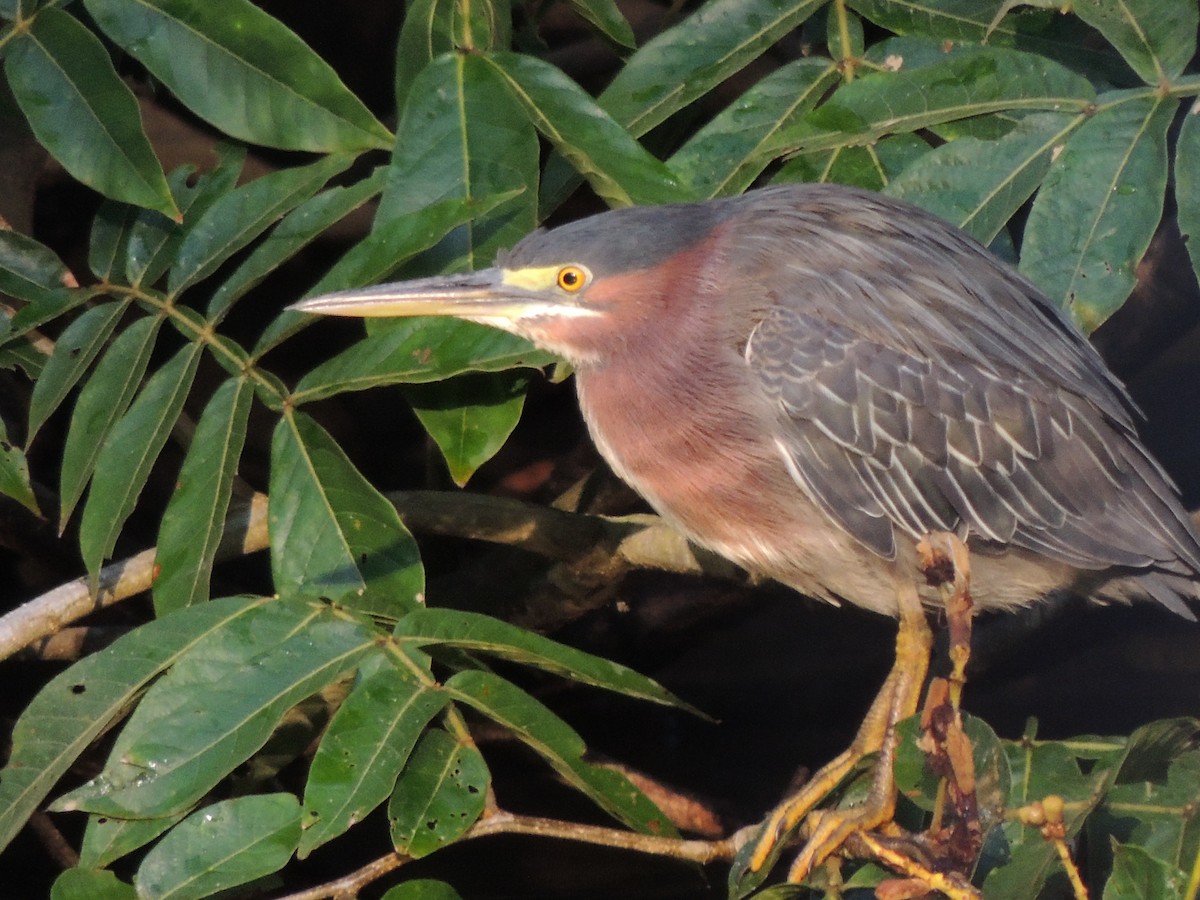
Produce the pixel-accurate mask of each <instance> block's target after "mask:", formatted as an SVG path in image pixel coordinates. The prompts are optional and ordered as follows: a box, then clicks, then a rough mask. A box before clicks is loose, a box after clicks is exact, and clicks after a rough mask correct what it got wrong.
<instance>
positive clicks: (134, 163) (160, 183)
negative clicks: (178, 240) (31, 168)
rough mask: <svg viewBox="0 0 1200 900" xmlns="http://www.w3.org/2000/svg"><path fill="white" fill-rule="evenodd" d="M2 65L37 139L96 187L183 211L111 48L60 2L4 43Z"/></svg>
mask: <svg viewBox="0 0 1200 900" xmlns="http://www.w3.org/2000/svg"><path fill="white" fill-rule="evenodd" d="M4 71H5V74H6V75H7V76H8V83H9V85H10V86H11V87H12V91H13V96H14V97H16V100H17V104H18V105H19V106H20V107H21V111H22V112H24V113H25V115H26V117H27V118H28V119H29V126H30V128H32V129H33V133H34V134H35V135H37V139H38V142H39V143H41V144H42V146H44V147H45V148H46V149H47V150H49V151H50V154H51V155H52V156H53V157H54V158H55V159H56V160H58V161H59V162H60V163H62V166H63V168H64V169H66V170H67V171H68V172H70V173H71V174H72V175H73V176H74V177H75V178H77V179H79V180H80V181H82V182H83V183H84V184H86V185H88V186H89V187H92V188H95V189H96V190H97V191H99V192H100V193H101V194H104V195H105V196H107V197H112V198H113V199H115V200H121V201H123V202H125V203H132V204H135V205H137V206H144V207H146V208H147V209H154V210H158V211H159V212H161V213H162V214H163V215H166V216H169V217H171V218H178V217H179V215H180V213H179V210H178V209H177V208H176V206H175V201H174V200H173V199H172V197H171V192H170V191H169V190H168V189H167V181H166V178H165V177H164V176H163V171H162V167H161V166H160V165H159V163H158V159H157V158H156V157H155V155H154V150H153V149H152V148H151V147H150V140H149V139H148V138H147V137H146V134H145V132H144V131H143V130H142V120H141V115H140V113H139V112H138V104H137V100H136V99H135V98H134V96H133V92H132V91H130V90H129V88H127V87H126V86H125V82H123V81H122V80H121V78H120V76H119V75H117V72H116V70H115V69H114V68H113V65H112V60H110V59H109V56H108V51H106V50H105V49H104V45H103V44H101V43H100V41H99V39H98V38H96V36H95V35H93V34H92V33H91V32H90V31H88V29H87V28H85V27H84V26H83V25H81V24H80V23H79V22H78V21H77V20H76V19H75V18H74V17H73V16H71V15H69V14H67V13H65V12H63V11H62V10H61V9H54V8H50V9H43V10H41V11H39V12H38V14H37V15H36V16H34V17H33V18H32V20H31V25H30V27H29V29H28V30H26V31H24V32H23V33H21V34H19V35H18V37H17V39H16V40H14V41H13V42H12V45H11V46H10V47H9V48H8V56H7V57H6V58H5V60H4Z"/></svg>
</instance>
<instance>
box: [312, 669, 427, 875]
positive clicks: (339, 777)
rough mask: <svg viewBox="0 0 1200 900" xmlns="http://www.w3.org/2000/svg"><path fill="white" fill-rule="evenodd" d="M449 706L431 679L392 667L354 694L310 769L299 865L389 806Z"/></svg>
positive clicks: (374, 677)
mask: <svg viewBox="0 0 1200 900" xmlns="http://www.w3.org/2000/svg"><path fill="white" fill-rule="evenodd" d="M449 702H450V698H449V697H447V696H446V695H445V694H444V693H443V692H442V691H441V690H439V689H438V687H437V686H436V684H435V683H434V681H433V678H432V676H427V677H426V678H425V680H421V679H419V678H417V677H414V675H413V674H412V673H409V672H406V671H404V670H403V669H400V668H396V667H394V666H390V665H389V666H384V667H381V668H380V669H378V670H377V671H376V672H375V673H374V674H373V675H371V676H370V677H368V678H366V679H365V680H363V681H362V682H361V683H359V684H357V685H355V686H354V689H353V690H352V691H351V692H350V695H349V696H348V697H347V698H346V701H345V702H344V703H343V704H342V706H341V708H340V709H339V710H338V711H337V713H335V714H334V717H333V720H332V721H331V722H330V723H329V728H328V729H327V730H326V732H325V735H324V736H323V737H322V738H321V743H320V746H318V747H317V752H316V755H315V756H314V757H313V761H312V766H311V767H310V768H309V772H308V782H307V784H306V785H305V788H304V810H305V816H306V818H307V819H308V827H307V828H306V829H305V831H304V837H303V839H302V840H301V842H300V856H301V857H304V856H307V855H308V854H309V853H311V852H312V851H313V850H314V849H315V848H317V847H319V846H321V845H322V844H324V843H325V842H326V841H330V840H332V839H333V838H335V837H337V836H338V835H340V834H342V833H343V832H344V831H346V829H348V828H350V827H351V826H353V825H354V824H355V823H356V822H359V821H361V820H362V819H363V818H364V817H365V816H366V815H367V813H369V812H371V810H373V809H374V808H375V807H376V806H378V805H379V804H380V803H382V802H383V801H384V800H386V799H387V798H388V795H389V794H391V792H392V789H393V787H395V784H396V777H397V776H398V775H399V774H400V770H401V768H403V766H404V765H405V763H406V762H407V761H408V759H409V754H410V753H411V752H412V749H413V747H414V746H415V745H416V743H417V739H418V738H419V737H420V736H421V732H422V731H424V729H425V726H426V725H428V724H429V722H430V720H432V719H433V717H434V716H435V715H437V714H438V713H439V712H440V711H441V710H442V709H443V708H444V707H445V706H446V704H447V703H449Z"/></svg>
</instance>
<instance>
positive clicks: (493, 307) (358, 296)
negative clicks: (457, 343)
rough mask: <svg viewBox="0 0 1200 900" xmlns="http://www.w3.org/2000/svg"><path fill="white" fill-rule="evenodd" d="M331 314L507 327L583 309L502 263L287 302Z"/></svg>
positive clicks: (570, 314) (561, 315) (305, 308)
mask: <svg viewBox="0 0 1200 900" xmlns="http://www.w3.org/2000/svg"><path fill="white" fill-rule="evenodd" d="M289 308H290V309H294V310H297V311H299V312H306V313H321V314H324V315H327V316H359V317H364V318H366V317H371V318H374V317H385V316H453V317H455V318H458V319H470V320H472V321H475V322H483V323H485V324H488V325H498V326H500V327H504V326H505V325H506V324H509V323H517V322H520V321H521V320H522V319H528V318H532V317H541V316H549V317H567V316H573V315H579V314H580V313H581V312H583V310H581V309H580V308H579V307H577V306H574V305H573V304H570V303H564V302H562V301H561V300H560V299H559V298H558V297H554V296H552V295H551V296H547V295H546V294H545V293H543V292H541V291H536V290H531V289H530V288H528V287H524V286H522V285H520V284H518V283H514V280H513V278H512V273H509V272H506V271H505V270H504V269H499V268H491V269H481V270H479V271H478V272H467V273H465V274H462V275H440V276H436V277H433V278H420V279H417V280H414V281H400V282H395V283H392V284H379V285H373V286H371V287H365V288H357V289H355V290H350V291H339V292H337V293H334V294H324V295H322V296H320V297H313V298H311V299H309V300H302V301H301V302H299V303H296V304H294V305H292V306H291V307H289Z"/></svg>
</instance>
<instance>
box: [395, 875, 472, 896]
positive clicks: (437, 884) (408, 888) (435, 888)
mask: <svg viewBox="0 0 1200 900" xmlns="http://www.w3.org/2000/svg"><path fill="white" fill-rule="evenodd" d="M381 900H462V895H461V894H460V893H459V892H458V891H456V890H455V889H454V888H452V887H451V886H450V885H448V884H446V883H445V882H444V881H433V880H431V879H428V878H417V879H414V880H413V881H406V882H404V884H398V885H396V886H395V887H394V888H390V889H389V890H388V892H387V893H386V894H384V895H383V897H382V898H381Z"/></svg>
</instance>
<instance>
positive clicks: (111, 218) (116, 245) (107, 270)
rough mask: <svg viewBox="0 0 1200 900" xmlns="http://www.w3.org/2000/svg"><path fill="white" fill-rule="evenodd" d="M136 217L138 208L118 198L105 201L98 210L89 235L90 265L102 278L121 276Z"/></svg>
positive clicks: (111, 278) (108, 278)
mask: <svg viewBox="0 0 1200 900" xmlns="http://www.w3.org/2000/svg"><path fill="white" fill-rule="evenodd" d="M136 219H137V208H136V207H133V206H130V205H129V204H128V203H118V202H116V201H115V200H105V201H104V202H103V203H101V204H100V208H99V209H98V210H96V218H95V219H94V220H93V221H92V233H91V234H90V235H89V236H88V268H89V269H91V270H92V274H93V275H95V276H96V277H97V278H99V279H100V280H101V281H111V280H113V279H115V278H117V277H119V276H118V273H119V272H121V271H122V264H123V262H124V260H125V254H126V253H127V251H128V248H129V233H130V230H131V229H132V228H133V223H134V221H136Z"/></svg>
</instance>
